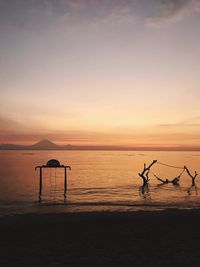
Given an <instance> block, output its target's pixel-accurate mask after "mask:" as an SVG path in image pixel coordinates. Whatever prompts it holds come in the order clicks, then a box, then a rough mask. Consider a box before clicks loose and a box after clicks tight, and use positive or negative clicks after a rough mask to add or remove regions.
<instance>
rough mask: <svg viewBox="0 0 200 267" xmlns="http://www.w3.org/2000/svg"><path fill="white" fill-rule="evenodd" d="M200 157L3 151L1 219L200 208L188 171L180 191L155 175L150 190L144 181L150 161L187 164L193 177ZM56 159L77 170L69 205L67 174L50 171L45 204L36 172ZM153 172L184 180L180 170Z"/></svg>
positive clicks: (70, 187)
mask: <svg viewBox="0 0 200 267" xmlns="http://www.w3.org/2000/svg"><path fill="white" fill-rule="evenodd" d="M199 156H200V153H198V152H195V154H194V153H192V152H144V153H140V152H137V151H134V152H130V151H129V152H125V151H112V152H111V151H26V152H23V151H1V152H0V214H1V215H2V214H13V213H23V212H50V211H51V212H67V211H69V212H71V211H100V210H101V211H102V210H104V211H105V210H111V211H131V210H138V209H154V210H156V209H160V208H168V207H170V208H194V207H200V198H199V194H198V185H199V184H200V177H198V176H197V179H196V185H192V183H191V178H190V177H189V176H188V175H187V173H185V172H184V173H183V175H182V176H181V179H180V182H179V186H175V185H173V184H158V181H157V179H155V177H154V176H153V175H152V174H151V173H150V174H149V178H150V183H149V184H147V185H145V186H144V187H142V186H141V179H140V178H139V177H138V172H139V171H141V170H142V169H143V165H144V162H146V163H147V164H150V163H151V162H152V160H153V159H158V160H159V161H161V162H166V163H168V164H172V165H177V166H184V165H187V166H188V168H189V169H190V170H191V171H192V173H194V171H197V173H198V171H199V169H198V168H199ZM51 158H57V159H59V161H60V162H61V164H65V165H71V167H72V171H71V172H70V173H69V174H68V192H67V200H66V201H64V197H63V194H64V175H63V170H56V171H55V170H54V169H46V170H44V176H43V177H44V178H43V194H42V199H41V203H40V204H39V203H38V190H39V189H38V187H39V174H38V173H36V172H35V170H34V168H35V166H38V165H43V164H45V163H46V162H47V161H48V160H49V159H51ZM152 171H153V172H154V173H156V175H157V176H159V177H164V178H165V179H171V177H175V176H177V175H179V170H176V169H173V168H168V167H166V166H160V165H156V164H155V166H153V167H152Z"/></svg>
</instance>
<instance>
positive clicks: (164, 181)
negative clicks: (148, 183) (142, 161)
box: [154, 174, 180, 185]
mask: <svg viewBox="0 0 200 267" xmlns="http://www.w3.org/2000/svg"><path fill="white" fill-rule="evenodd" d="M154 176H155V177H156V178H157V180H158V181H160V182H162V183H163V184H169V183H172V184H173V185H179V181H180V175H179V176H177V177H175V178H174V179H172V180H169V179H165V180H163V179H161V178H159V177H158V176H157V175H155V174H154Z"/></svg>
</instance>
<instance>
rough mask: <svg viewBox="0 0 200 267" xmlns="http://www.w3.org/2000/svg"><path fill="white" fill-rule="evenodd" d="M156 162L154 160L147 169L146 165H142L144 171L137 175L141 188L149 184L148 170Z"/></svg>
mask: <svg viewBox="0 0 200 267" xmlns="http://www.w3.org/2000/svg"><path fill="white" fill-rule="evenodd" d="M156 162H157V160H154V161H153V162H152V163H151V164H150V165H149V166H148V167H146V163H144V170H143V171H142V172H141V173H138V175H139V176H140V177H141V178H142V180H143V186H144V185H145V184H147V183H148V182H149V172H150V168H151V167H152V166H153V165H154V164H155V163H156Z"/></svg>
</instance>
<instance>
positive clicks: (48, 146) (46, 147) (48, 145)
mask: <svg viewBox="0 0 200 267" xmlns="http://www.w3.org/2000/svg"><path fill="white" fill-rule="evenodd" d="M0 150H13V151H16V150H35V151H40V150H41V151H42V150H43V151H51V150H53V151H72V150H76V151H77V150H78V151H81V150H83V151H95V150H96V151H183V152H184V151H200V147H198V146H196V147H191V146H190V147H184V146H177V147H173V146H171V147H155V146H133V147H130V146H74V145H57V144H55V143H53V142H51V141H50V140H47V139H45V140H41V141H40V142H38V143H36V144H33V145H28V146H26V145H16V144H0Z"/></svg>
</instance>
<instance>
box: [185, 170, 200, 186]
mask: <svg viewBox="0 0 200 267" xmlns="http://www.w3.org/2000/svg"><path fill="white" fill-rule="evenodd" d="M184 169H185V170H186V172H187V174H188V175H189V176H190V177H191V178H192V186H194V185H195V179H196V177H197V175H198V173H197V172H196V171H195V172H194V175H192V174H191V172H190V171H189V169H188V168H187V167H186V166H184Z"/></svg>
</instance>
